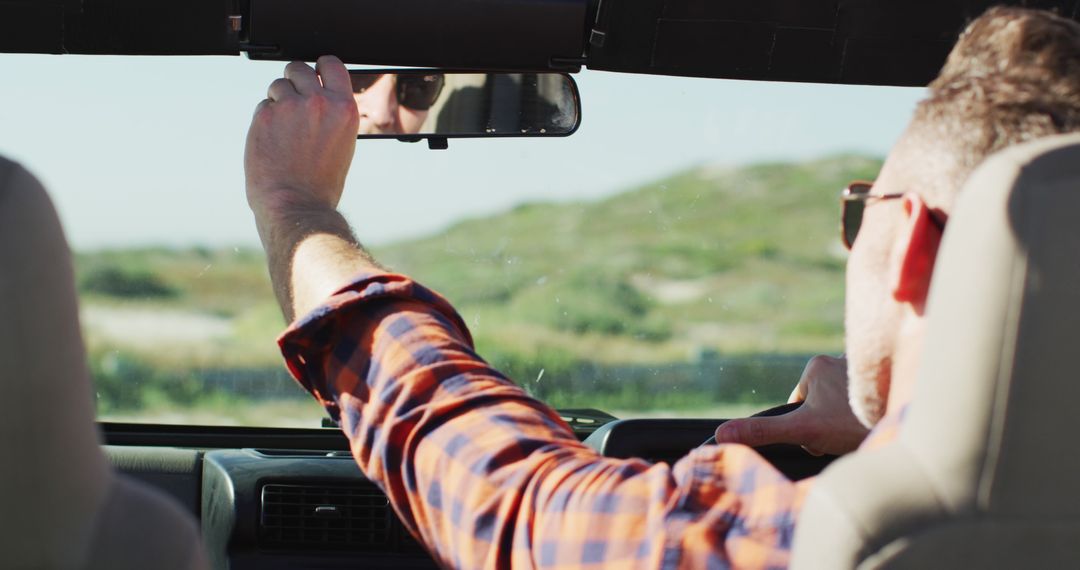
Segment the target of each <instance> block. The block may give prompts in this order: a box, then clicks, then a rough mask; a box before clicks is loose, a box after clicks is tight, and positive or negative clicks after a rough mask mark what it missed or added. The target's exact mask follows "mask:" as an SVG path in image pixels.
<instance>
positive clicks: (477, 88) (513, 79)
mask: <svg viewBox="0 0 1080 570" xmlns="http://www.w3.org/2000/svg"><path fill="white" fill-rule="evenodd" d="M349 74H350V76H351V78H352V88H353V98H354V99H355V100H356V106H357V109H359V111H360V129H359V132H358V133H357V138H360V139H376V138H395V139H400V140H404V141H410V142H414V141H419V140H421V139H424V138H426V139H429V141H431V142H432V146H433V148H436V145H435V141H436V139H438V140H443V139H447V138H469V137H562V136H567V135H570V134H573V132H574V131H576V130H577V128H578V125H579V124H581V100H580V98H579V95H578V90H577V84H576V83H575V82H574V80H573V79H572V78H571V77H570V76H569V75H566V74H561V73H476V72H450V71H442V70H400V69H399V70H350V71H349ZM442 144H443V148H445V141H444V140H443V143H442Z"/></svg>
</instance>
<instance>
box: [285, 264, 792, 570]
mask: <svg viewBox="0 0 1080 570" xmlns="http://www.w3.org/2000/svg"><path fill="white" fill-rule="evenodd" d="M279 344H280V345H281V348H282V352H283V354H284V356H285V360H286V362H287V364H288V366H289V368H290V370H291V372H292V373H293V375H294V377H295V378H296V379H297V380H298V381H299V382H300V384H301V385H303V386H304V388H305V389H307V390H308V391H310V392H311V393H312V394H313V395H314V396H315V397H316V398H317V399H318V400H319V401H320V402H321V403H322V404H323V405H324V406H325V407H326V409H327V410H328V411H329V412H330V414H331V415H332V416H333V417H334V418H335V419H338V420H339V421H340V422H341V427H342V429H343V430H344V432H345V434H346V435H347V436H348V438H349V440H350V442H351V447H352V453H353V456H354V457H355V458H356V461H357V462H358V463H359V465H360V468H361V469H362V470H363V471H364V473H365V474H366V475H367V476H368V477H369V478H370V479H372V480H373V481H375V482H376V483H377V484H378V485H380V487H382V488H383V490H384V491H385V492H386V493H387V495H388V496H389V498H390V501H391V503H392V505H393V506H394V509H395V510H396V512H397V513H398V515H399V516H400V518H401V520H402V521H403V522H404V523H405V525H406V526H407V527H408V528H409V529H410V531H411V532H412V533H413V534H414V535H415V536H417V537H418V538H419V539H420V540H422V541H423V542H424V543H425V544H426V545H427V546H428V548H429V549H430V550H431V551H432V552H433V555H434V556H435V558H436V560H437V561H439V562H440V563H441V564H442V565H443V566H445V567H452V568H508V567H514V568H555V569H571V568H600V567H604V568H729V567H737V568H783V567H786V566H787V563H788V558H789V551H790V548H791V541H792V535H793V532H794V527H795V518H796V515H797V513H798V511H799V509H800V507H801V505H802V503H803V499H804V497H805V495H806V492H807V490H808V488H809V485H810V482H809V480H808V481H802V482H799V483H793V482H791V481H789V480H788V479H786V478H785V477H784V476H783V475H782V474H781V473H779V472H778V471H777V470H776V469H775V468H773V467H772V465H770V464H769V463H768V462H766V461H765V460H764V459H762V458H761V457H760V456H759V455H758V454H757V453H755V452H754V451H753V450H752V449H750V448H747V447H744V446H740V445H720V446H715V445H714V446H707V447H702V448H698V449H696V450H694V451H693V452H691V453H690V454H689V455H687V456H686V457H685V458H683V459H682V460H681V461H679V462H678V463H677V464H676V465H675V466H674V467H671V466H668V465H666V464H656V465H653V464H650V463H647V462H645V461H642V460H633V459H632V460H623V459H612V458H606V457H602V456H600V455H598V454H597V453H596V452H595V451H593V450H592V449H590V448H589V447H586V446H585V445H583V444H581V443H580V442H579V441H578V440H577V438H576V437H575V436H574V434H573V432H572V431H571V430H570V428H569V426H567V425H566V423H565V422H564V421H563V420H562V419H561V418H560V417H559V415H558V414H557V413H556V412H555V411H554V410H552V409H551V408H549V407H548V406H546V405H545V404H543V403H541V402H539V401H537V400H535V399H533V398H531V397H530V396H529V395H528V394H526V393H525V391H524V390H522V389H521V388H519V387H518V386H516V385H514V384H513V383H512V382H510V381H509V380H508V379H507V378H506V377H505V376H503V375H502V374H500V373H499V372H498V371H496V370H494V369H493V368H491V367H490V366H488V364H487V363H485V362H484V360H483V359H481V358H480V356H479V355H477V354H476V352H475V351H474V350H473V344H472V340H471V336H470V334H469V331H468V329H467V328H466V326H465V324H464V322H463V321H462V319H461V318H460V317H459V316H458V314H457V312H456V311H454V309H453V308H452V307H451V306H450V304H449V303H447V302H446V301H445V300H444V299H443V298H442V297H440V296H438V295H437V294H435V293H434V292H432V291H430V290H428V289H425V288H423V287H421V286H420V285H418V284H416V283H414V282H413V281H411V280H410V279H408V278H406V277H403V276H400V275H393V274H386V273H379V274H370V275H361V276H358V277H357V278H356V279H355V280H354V281H353V282H352V284H351V285H349V286H348V287H345V288H344V289H342V290H341V291H339V292H338V293H336V294H335V295H334V296H333V297H332V298H331V299H330V300H329V301H328V302H327V303H326V304H324V305H323V306H322V307H320V308H319V309H317V310H315V311H314V312H312V313H311V314H309V315H308V316H306V317H305V318H303V319H301V320H299V321H297V322H296V323H294V324H293V326H291V327H290V328H289V329H288V330H287V331H286V332H285V334H283V335H282V337H281V339H280V340H279Z"/></svg>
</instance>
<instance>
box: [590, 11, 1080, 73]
mask: <svg viewBox="0 0 1080 570" xmlns="http://www.w3.org/2000/svg"><path fill="white" fill-rule="evenodd" d="M997 4H1013V5H1018V6H1019V5H1023V6H1026V7H1029V8H1047V9H1052V10H1055V11H1056V12H1057V13H1059V14H1063V15H1066V16H1071V17H1074V18H1075V17H1077V15H1078V11H1080V1H1078V0H1042V1H1038V0H1036V1H1017V0H1012V1H1006V2H999V1H991V0H956V1H950V2H942V1H941V0H750V1H738V2H717V1H712V2H709V1H702V0H603V1H602V3H601V5H600V9H599V11H598V13H597V17H596V20H595V25H594V26H593V28H592V29H591V30H590V35H589V42H588V46H587V54H588V55H587V61H586V65H587V66H588V68H589V69H600V70H607V71H622V72H631V73H654V74H668V75H685V76H700V77H721V78H729V79H758V80H769V81H808V82H819V83H850V84H867V85H903V86H921V85H926V84H927V83H929V82H930V81H931V80H932V79H933V78H934V77H935V76H936V75H937V73H938V71H940V69H941V66H942V64H944V62H945V58H946V56H947V55H948V53H949V50H950V49H951V48H952V45H953V44H954V43H955V41H956V38H957V36H958V35H959V33H960V31H961V30H962V29H963V27H964V26H965V25H966V23H967V22H968V21H970V20H972V19H974V18H975V17H977V16H978V15H980V14H981V13H982V12H984V11H985V10H986V9H987V8H988V7H989V6H991V5H997Z"/></svg>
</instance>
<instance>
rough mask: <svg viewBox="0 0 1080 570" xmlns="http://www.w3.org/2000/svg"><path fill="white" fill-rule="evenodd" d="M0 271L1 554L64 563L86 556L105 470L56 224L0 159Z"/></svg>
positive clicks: (33, 187)
mask: <svg viewBox="0 0 1080 570" xmlns="http://www.w3.org/2000/svg"><path fill="white" fill-rule="evenodd" d="M0 268H2V269H0V370H2V371H3V372H2V375H0V438H2V439H0V454H2V455H3V460H0V513H3V516H2V517H0V520H2V521H3V523H2V524H3V527H4V528H3V532H0V552H2V553H3V555H2V556H3V559H4V561H5V564H11V565H12V567H28V566H34V567H38V566H41V565H42V564H44V565H45V566H48V567H67V566H70V565H71V563H73V562H74V561H79V560H83V558H84V557H85V554H86V553H85V550H86V548H87V547H88V545H89V541H90V540H91V534H90V533H91V532H92V530H93V529H92V528H91V527H92V521H93V519H94V516H95V514H96V513H97V511H98V509H99V506H100V505H101V504H102V502H103V501H104V500H105V495H106V493H107V490H108V485H109V481H110V474H109V468H108V465H107V463H106V460H105V458H104V456H103V454H102V452H101V449H100V447H99V445H100V439H99V434H98V431H97V429H96V428H95V427H94V426H95V424H94V405H93V397H92V395H91V384H90V377H89V371H88V370H87V365H86V354H85V349H84V346H83V341H82V335H81V332H80V327H79V313H78V308H77V300H76V295H75V285H74V276H73V271H72V264H71V254H70V251H69V250H68V246H67V242H66V241H65V239H64V233H63V231H62V230H61V228H60V221H59V220H58V218H57V215H56V211H55V210H54V209H53V206H52V203H51V202H50V201H49V198H48V196H47V195H46V194H45V191H44V189H43V188H42V187H41V184H40V183H38V181H37V180H35V179H34V177H33V176H31V175H30V174H29V173H28V172H27V171H26V170H25V169H23V168H22V167H21V166H19V165H17V164H15V163H12V162H10V161H7V160H4V159H0ZM9 525H10V528H9ZM27 537H34V540H27ZM43 547H44V549H45V551H44V552H43V551H42V549H43Z"/></svg>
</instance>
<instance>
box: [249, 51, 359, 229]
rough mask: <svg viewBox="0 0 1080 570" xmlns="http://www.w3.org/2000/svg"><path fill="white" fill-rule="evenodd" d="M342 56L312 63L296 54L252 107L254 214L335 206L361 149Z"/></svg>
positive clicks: (251, 202) (251, 198)
mask: <svg viewBox="0 0 1080 570" xmlns="http://www.w3.org/2000/svg"><path fill="white" fill-rule="evenodd" d="M359 120H360V119H359V113H358V111H357V110H356V102H355V101H354V100H353V97H352V84H351V81H350V79H349V72H348V71H347V70H346V69H345V65H344V64H343V63H342V62H341V60H340V59H338V58H336V57H333V56H323V57H321V58H319V60H318V62H317V64H316V66H315V69H312V68H311V67H310V66H308V65H307V64H305V63H303V62H299V61H294V62H292V63H290V64H289V65H288V66H286V67H285V76H284V77H282V78H280V79H277V80H276V81H274V82H273V83H271V84H270V89H269V92H268V94H267V99H266V100H264V101H262V102H261V103H260V104H259V106H258V107H257V108H256V109H255V116H254V118H253V119H252V121H251V129H250V130H249V131H248V138H247V146H246V149H245V152H244V171H245V173H246V176H247V198H248V204H249V205H250V206H251V209H252V211H254V213H255V216H256V218H257V219H261V220H262V221H264V222H268V221H269V220H267V219H266V218H267V217H268V216H269V217H274V215H276V214H283V213H287V212H283V211H282V210H289V209H291V208H296V207H299V208H301V209H305V210H310V209H313V208H316V209H317V208H327V209H334V208H336V207H337V204H338V201H339V200H340V199H341V193H342V191H343V190H344V187H345V176H346V175H347V174H348V172H349V165H350V164H351V163H352V158H353V153H354V151H355V149H356V130H357V125H358V122H359Z"/></svg>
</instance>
